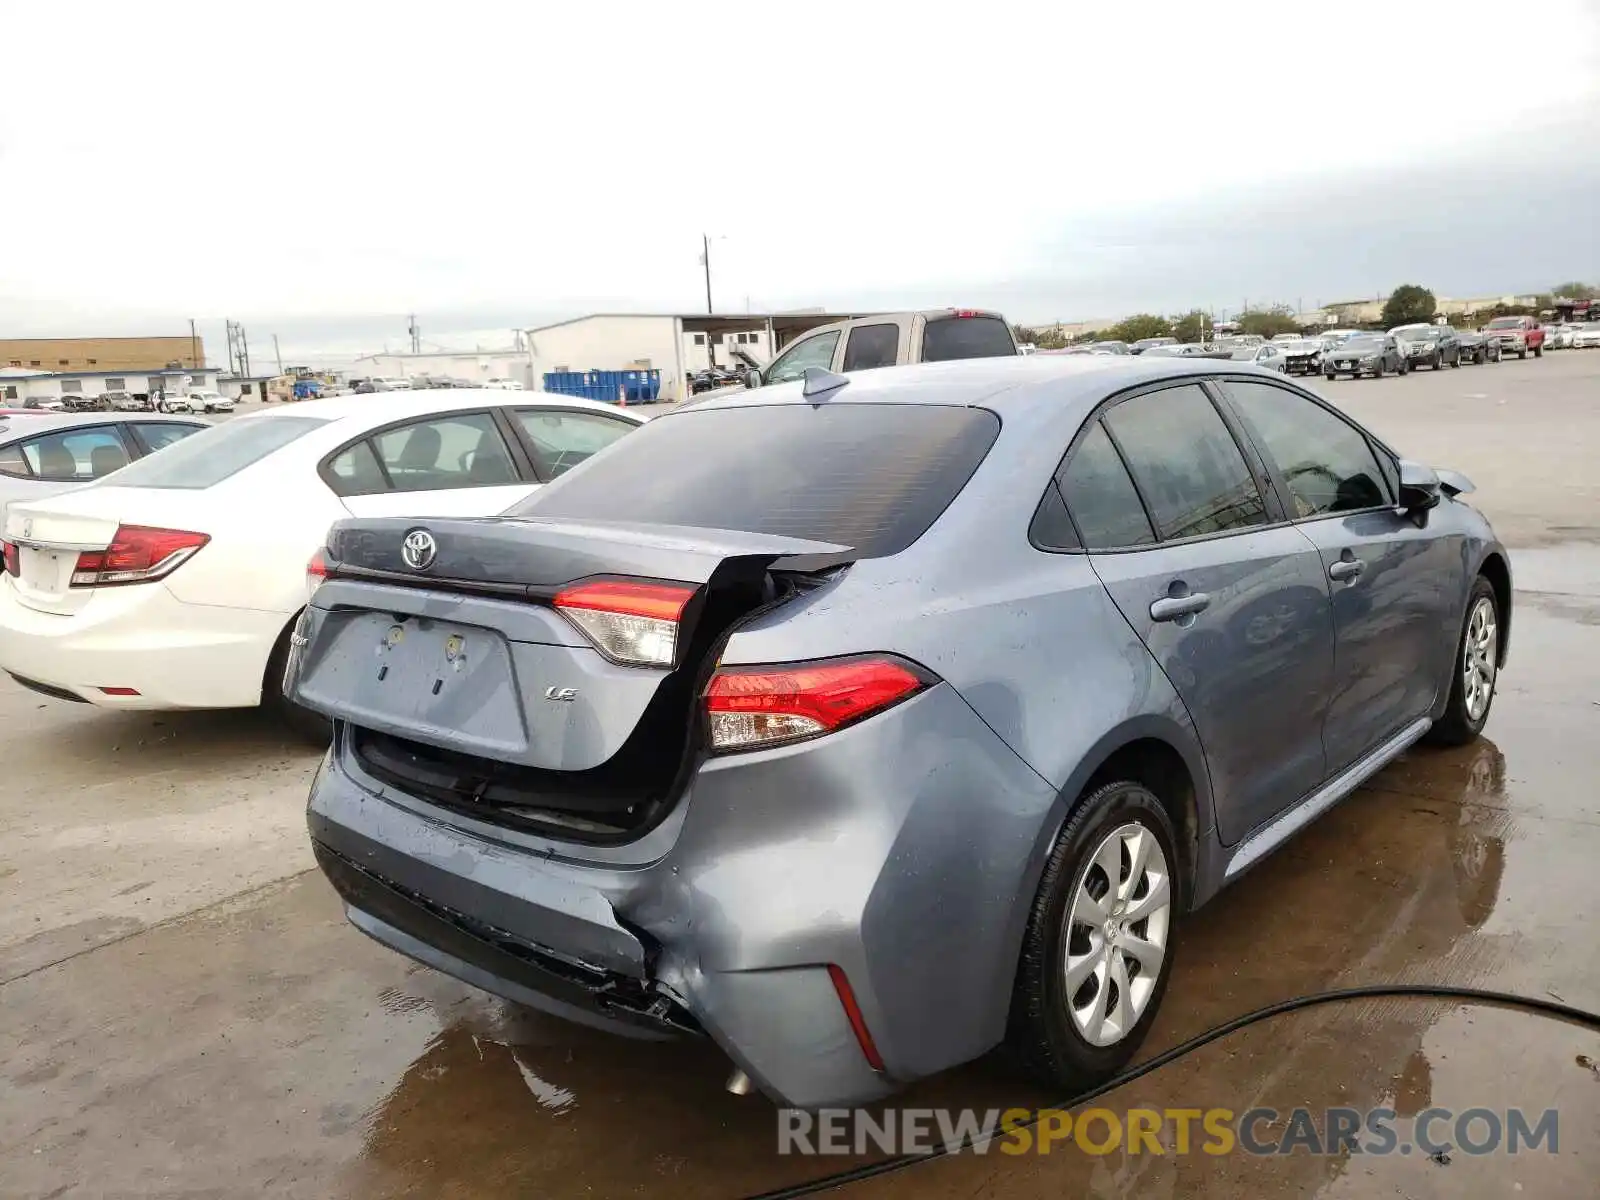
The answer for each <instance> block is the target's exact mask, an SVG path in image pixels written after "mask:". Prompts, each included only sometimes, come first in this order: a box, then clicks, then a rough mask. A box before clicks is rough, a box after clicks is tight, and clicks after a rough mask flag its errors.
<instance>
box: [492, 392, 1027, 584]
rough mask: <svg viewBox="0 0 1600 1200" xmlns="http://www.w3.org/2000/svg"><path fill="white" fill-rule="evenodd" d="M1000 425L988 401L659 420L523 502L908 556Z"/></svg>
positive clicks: (692, 413) (551, 514) (534, 509)
mask: <svg viewBox="0 0 1600 1200" xmlns="http://www.w3.org/2000/svg"><path fill="white" fill-rule="evenodd" d="M999 432H1000V419H999V418H998V417H996V416H995V415H994V414H993V413H992V412H988V411H986V410H984V409H976V408H955V407H949V408H945V407H936V406H932V405H928V406H923V405H913V404H825V405H820V406H812V405H808V404H795V405H787V404H764V405H756V406H752V407H748V408H726V409H717V408H705V409H688V410H685V411H683V412H680V413H675V414H670V415H667V416H661V417H657V418H656V419H655V420H653V421H650V422H648V423H647V424H645V425H644V426H642V427H641V428H640V429H638V430H637V431H636V432H634V433H632V434H630V435H629V436H627V437H625V438H623V439H622V440H621V441H619V442H617V443H616V444H615V445H614V446H612V447H611V448H610V449H609V450H608V451H606V453H605V454H602V455H599V456H597V457H595V458H594V459H593V460H591V461H589V462H586V463H584V464H583V465H582V466H580V467H578V468H577V469H575V470H573V471H571V472H570V473H568V474H567V475H564V476H563V477H562V478H560V479H558V480H556V481H555V482H554V483H552V484H550V485H548V486H547V487H545V488H542V489H541V490H540V491H538V492H536V493H534V495H532V496H530V497H529V498H528V499H526V500H524V501H522V502H521V503H520V504H518V505H516V506H514V507H513V508H512V509H511V510H510V515H513V516H523V517H527V518H529V519H535V520H548V519H557V518H566V519H576V520H617V521H651V522H659V523H661V524H666V525H688V526H698V527H701V528H707V529H734V530H743V531H745V532H748V533H770V534H781V535H784V536H788V537H797V538H810V539H813V540H816V541H823V542H833V543H835V544H838V545H843V546H849V547H851V548H853V549H854V550H855V551H856V552H857V555H858V556H859V557H862V558H873V557H878V556H882V555H889V554H898V553H899V552H900V551H901V550H904V549H905V548H906V547H907V546H909V545H911V543H912V542H914V541H916V539H917V538H919V537H921V536H922V534H923V533H924V532H925V531H926V530H927V529H928V527H929V526H930V525H932V524H933V522H934V521H935V520H937V519H938V517H939V514H940V513H942V512H943V511H944V510H945V508H946V507H948V506H949V504H950V502H951V501H952V500H954V499H955V497H956V496H957V495H958V494H959V493H960V491H961V489H962V488H963V487H965V486H966V482H967V480H968V479H969V478H971V476H972V473H973V471H975V470H977V468H978V464H979V463H981V462H982V461H983V457H984V455H986V454H987V453H988V452H989V447H990V446H991V445H993V443H994V439H995V437H996V436H997V435H998V434H999Z"/></svg>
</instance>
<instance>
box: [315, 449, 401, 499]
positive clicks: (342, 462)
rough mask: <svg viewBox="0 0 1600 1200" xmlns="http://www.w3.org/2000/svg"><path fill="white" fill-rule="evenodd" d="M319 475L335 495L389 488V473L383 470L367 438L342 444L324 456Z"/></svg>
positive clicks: (362, 493) (369, 492) (366, 492)
mask: <svg viewBox="0 0 1600 1200" xmlns="http://www.w3.org/2000/svg"><path fill="white" fill-rule="evenodd" d="M322 477H323V478H324V479H326V480H327V481H328V486H329V487H331V488H333V494H334V495H336V496H370V495H373V494H374V493H376V492H387V491H388V490H389V477H388V476H387V475H385V474H384V473H383V466H382V464H380V463H379V462H378V455H377V452H376V451H374V450H373V448H372V443H371V442H368V441H360V442H357V443H356V444H355V445H353V446H346V447H345V448H344V449H343V450H341V451H339V453H338V454H335V455H334V456H333V457H332V458H330V459H329V460H328V463H327V466H326V467H324V468H323V472H322Z"/></svg>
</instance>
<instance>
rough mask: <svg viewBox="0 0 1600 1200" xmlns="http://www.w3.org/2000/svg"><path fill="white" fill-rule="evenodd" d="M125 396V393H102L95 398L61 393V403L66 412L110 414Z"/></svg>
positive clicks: (80, 394)
mask: <svg viewBox="0 0 1600 1200" xmlns="http://www.w3.org/2000/svg"><path fill="white" fill-rule="evenodd" d="M127 395H128V393H127V392H102V393H101V394H99V395H96V396H87V395H83V394H82V393H78V394H73V395H68V394H66V393H63V394H62V397H61V403H62V404H63V405H64V406H65V407H64V411H66V412H112V411H114V410H115V406H116V402H117V400H118V399H119V398H123V397H127Z"/></svg>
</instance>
